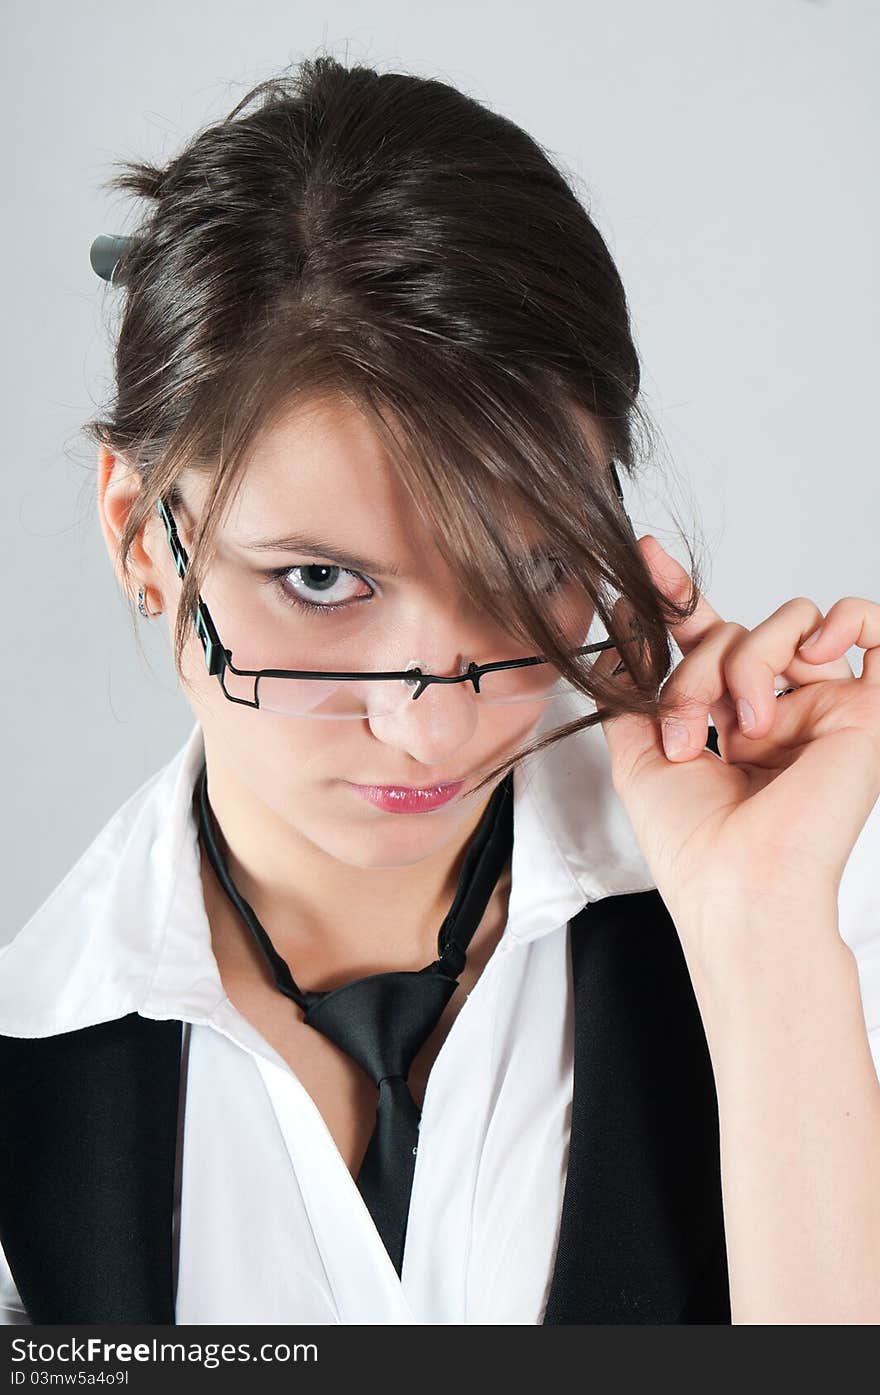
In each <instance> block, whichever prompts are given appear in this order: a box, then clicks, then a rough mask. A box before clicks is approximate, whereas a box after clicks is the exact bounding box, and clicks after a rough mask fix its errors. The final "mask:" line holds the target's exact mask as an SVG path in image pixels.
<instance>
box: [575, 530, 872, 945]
mask: <svg viewBox="0 0 880 1395" xmlns="http://www.w3.org/2000/svg"><path fill="white" fill-rule="evenodd" d="M639 546H640V548H641V549H642V553H643V555H644V558H645V561H646V562H647V564H648V566H649V567H650V569H651V572H652V574H653V576H654V578H655V580H656V582H657V584H658V586H659V587H660V589H661V590H662V591H663V592H664V593H665V594H667V595H670V596H673V597H674V598H675V599H676V600H683V599H685V598H686V597H687V596H688V594H689V591H690V586H691V581H690V578H689V576H688V574H687V572H686V571H685V570H684V568H683V567H682V566H680V564H679V563H678V562H677V561H676V560H675V559H674V558H672V557H670V556H669V554H668V553H666V552H665V551H664V550H663V548H662V547H661V545H660V544H659V543H658V542H657V540H656V539H655V538H653V537H651V536H650V535H649V536H647V537H644V538H641V539H640V540H639ZM617 604H618V606H621V607H622V608H623V614H624V616H629V615H631V610H630V608H629V606H628V605H627V603H626V602H625V601H624V600H623V599H621V600H620V601H618V603H617ZM823 621H824V623H823ZM819 626H822V631H821V634H819V635H818V637H817V638H815V639H814V641H813V643H812V644H811V645H810V646H809V647H807V648H805V647H804V641H806V640H807V638H808V637H809V636H812V635H813V634H814V632H816V631H817V630H818V628H819ZM670 634H671V635H672V637H673V639H674V640H675V642H676V643H677V645H678V647H679V648H680V650H681V652H682V655H683V658H682V660H681V662H680V663H679V664H678V666H677V667H676V668H675V669H674V670H673V672H672V673H671V674H670V676H669V678H668V679H667V680H666V682H665V683H664V684H663V686H662V688H661V707H662V711H663V714H664V716H665V715H666V714H668V715H669V716H670V717H674V719H677V720H678V721H679V722H680V723H681V724H682V727H683V730H684V733H685V742H684V745H683V746H681V747H680V748H679V749H677V750H673V749H670V750H668V751H667V749H665V748H664V742H663V740H661V733H660V729H659V726H658V723H656V722H655V721H653V720H651V719H649V718H645V717H641V716H638V715H635V716H631V715H629V714H623V715H622V716H619V717H612V718H609V719H607V720H606V721H604V722H603V724H602V726H603V731H604V733H605V738H606V741H607V744H608V748H609V751H610V753H611V763H612V777H613V781H614V788H615V790H616V791H617V793H618V795H619V796H620V798H621V799H622V801H623V803H624V805H625V807H626V810H627V813H628V815H629V818H630V821H631V823H632V825H633V829H634V831H635V833H636V837H637V838H638V840H639V843H640V845H641V848H642V851H643V853H644V856H645V859H646V861H647V862H648V865H649V867H650V869H651V873H652V875H653V877H654V879H655V883H656V885H657V888H658V890H659V892H660V894H661V896H662V897H663V900H664V902H665V904H666V906H667V908H668V909H669V911H670V914H671V915H672V916H673V919H674V920H675V922H676V925H677V927H678V929H679V932H680V933H681V934H682V936H683V937H684V936H685V935H686V934H687V933H688V932H689V931H692V933H693V934H694V935H695V936H699V937H700V939H701V941H704V940H705V939H707V938H708V940H709V941H713V942H714V941H715V939H716V936H715V935H714V934H713V933H712V931H713V927H719V926H721V925H723V926H725V927H727V926H729V925H730V924H731V923H735V924H742V925H743V927H744V930H745V931H746V933H747V930H748V921H749V915H750V912H752V911H754V913H755V920H756V921H758V920H760V923H761V924H767V919H768V916H769V918H770V919H771V920H775V919H778V918H779V917H785V918H786V919H787V920H788V921H790V920H791V918H792V913H794V915H795V916H797V915H798V913H799V912H803V913H808V914H809V915H811V916H812V917H813V919H814V920H815V917H816V914H817V912H818V913H820V914H822V913H825V912H827V915H828V917H830V918H831V919H830V921H829V923H832V924H836V911H837V891H838V887H839V883H840V878H841V875H842V872H843V868H844V866H845V865H846V861H847V859H848V857H849V854H850V852H851V850H852V848H853V845H854V843H855V841H856V839H857V837H858V835H859V832H860V830H861V829H862V827H863V825H864V823H865V821H866V819H867V817H868V815H869V813H870V812H871V809H872V808H873V806H874V804H875V802H876V801H877V799H878V797H880V605H878V604H877V603H876V602H873V601H868V600H864V599H862V598H861V597H857V596H847V597H844V598H843V599H842V600H839V601H836V602H835V604H834V605H833V606H832V607H831V609H830V610H829V611H828V614H827V616H823V615H822V612H821V611H820V610H819V608H818V607H817V606H816V605H815V604H814V603H813V602H812V601H810V600H806V599H803V598H798V599H796V600H790V601H786V602H785V604H784V605H781V606H780V607H779V608H778V609H777V610H775V611H774V612H773V614H772V615H770V616H769V617H768V618H767V619H766V620H764V621H762V622H761V623H760V624H759V625H757V626H756V627H755V628H754V629H753V630H748V629H746V628H745V627H744V626H742V625H738V624H735V623H733V622H731V621H725V620H723V619H722V618H721V616H720V615H719V614H718V613H717V611H715V610H713V609H712V607H711V605H710V604H709V602H708V601H707V600H706V599H705V597H703V596H701V597H700V599H699V604H698V606H697V609H696V611H695V612H694V614H693V616H692V617H691V618H690V619H689V620H687V621H685V622H684V623H683V624H681V625H678V626H673V627H671V628H670ZM854 644H856V645H859V647H860V648H862V649H864V650H865V651H866V653H865V656H864V661H863V670H862V676H861V677H860V678H856V677H855V675H854V674H853V671H852V669H851V668H850V665H849V663H848V661H847V660H846V658H845V657H844V656H845V653H846V650H847V649H848V648H849V647H850V646H851V645H854ZM620 657H621V656H620V655H619V653H618V651H617V650H616V649H610V650H607V651H605V652H604V653H603V654H602V655H601V656H600V658H599V660H598V661H597V662H598V663H599V664H600V665H601V666H602V668H603V669H606V670H612V669H614V668H615V666H616V665H618V663H619V660H620ZM624 657H625V656H624ZM622 681H623V682H627V681H631V680H629V679H627V678H626V675H625V674H624V677H623V679H622ZM786 684H791V685H794V690H793V691H790V692H787V693H785V694H783V695H782V696H779V697H777V696H774V690H775V689H776V688H779V687H783V686H785V685H786ZM737 705H739V709H740V712H741V713H742V716H743V717H744V718H745V724H743V725H741V723H740V721H738V718H737ZM749 708H751V713H750V712H749ZM710 714H711V719H712V723H713V725H714V726H715V728H716V730H717V732H718V745H719V751H720V753H721V758H719V757H718V756H716V755H715V754H714V753H713V752H712V751H710V750H707V749H705V743H706V737H707V725H708V720H709V716H710ZM751 714H753V717H752V718H751V720H750V717H751ZM878 874H880V869H878ZM700 948H701V952H702V945H701V946H700ZM707 952H709V953H712V952H714V951H713V950H712V949H711V948H710V949H709V950H708V951H707Z"/></svg>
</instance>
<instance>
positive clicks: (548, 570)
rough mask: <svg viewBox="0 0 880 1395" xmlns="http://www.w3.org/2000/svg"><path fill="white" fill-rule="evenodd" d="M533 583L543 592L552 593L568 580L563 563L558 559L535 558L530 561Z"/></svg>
mask: <svg viewBox="0 0 880 1395" xmlns="http://www.w3.org/2000/svg"><path fill="white" fill-rule="evenodd" d="M531 566H532V572H533V575H534V578H535V582H536V584H537V585H538V586H539V587H542V588H543V589H544V590H545V591H553V590H555V589H556V588H557V587H558V586H561V585H562V584H563V582H564V581H566V580H567V578H568V571H567V568H566V566H565V563H564V562H563V561H562V560H561V559H560V558H559V557H535V558H534V559H533V560H532V564H531Z"/></svg>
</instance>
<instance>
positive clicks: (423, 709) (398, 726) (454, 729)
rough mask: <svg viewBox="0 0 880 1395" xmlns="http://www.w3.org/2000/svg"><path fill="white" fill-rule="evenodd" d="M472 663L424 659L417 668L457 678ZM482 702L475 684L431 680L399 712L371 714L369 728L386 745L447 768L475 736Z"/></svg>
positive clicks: (436, 765) (414, 689) (413, 662)
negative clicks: (444, 664)
mask: <svg viewBox="0 0 880 1395" xmlns="http://www.w3.org/2000/svg"><path fill="white" fill-rule="evenodd" d="M469 662H470V661H469V660H468V659H467V658H466V657H463V656H459V658H458V660H457V661H456V662H455V663H454V664H452V665H450V666H447V667H445V668H440V667H435V666H433V665H430V664H428V663H425V662H423V663H419V664H418V667H419V668H420V669H421V670H422V672H423V673H432V674H436V675H438V676H440V677H443V676H447V675H448V676H450V677H458V676H460V675H461V674H462V673H464V672H465V671H466V670H467V667H468V663H469ZM414 666H415V661H411V662H410V663H409V664H408V665H407V668H412V667H414ZM416 691H417V685H416V684H414V685H413V692H416ZM479 701H480V699H479V697H478V696H477V694H476V693H475V692H474V687H473V684H472V683H429V684H428V685H427V686H426V687H425V688H424V689H423V690H422V692H421V693H420V695H419V696H418V697H413V696H408V697H405V698H404V700H403V701H402V702H401V703H400V706H399V708H398V709H397V711H395V712H393V713H383V714H381V715H380V714H376V715H372V716H370V717H369V718H368V720H369V724H370V730H371V731H372V733H373V735H374V736H375V737H376V738H377V740H379V741H381V742H382V743H383V745H386V746H391V747H393V748H394V749H395V750H399V751H406V752H407V754H409V755H410V756H412V758H413V759H414V760H417V761H418V762H419V763H420V764H421V765H425V766H431V767H433V768H434V769H436V768H437V767H438V766H440V767H444V768H445V767H446V766H447V765H448V763H449V761H450V760H451V759H452V758H453V757H454V756H455V754H456V752H458V751H459V750H460V749H461V748H462V747H463V746H465V745H466V744H467V742H468V741H470V740H471V738H472V737H473V735H474V733H475V731H476V729H477V725H478V723H479V706H478V704H479Z"/></svg>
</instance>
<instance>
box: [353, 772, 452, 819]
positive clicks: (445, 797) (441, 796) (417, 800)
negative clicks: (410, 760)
mask: <svg viewBox="0 0 880 1395" xmlns="http://www.w3.org/2000/svg"><path fill="white" fill-rule="evenodd" d="M345 783H346V784H347V785H348V787H349V789H352V790H354V791H355V793H356V794H359V795H360V796H361V798H362V799H366V800H367V802H368V803H370V804H373V805H374V806H375V807H376V808H378V809H383V810H385V811H386V812H387V813H390V814H424V813H428V812H430V810H432V809H439V808H442V807H443V806H444V805H446V804H451V803H452V801H453V800H454V799H456V798H457V797H458V795H459V794H460V793H461V791H462V790H463V789H464V784H465V782H464V780H452V781H448V782H447V783H445V784H442V785H429V786H418V785H356V784H354V783H353V782H352V781H350V780H346V781H345Z"/></svg>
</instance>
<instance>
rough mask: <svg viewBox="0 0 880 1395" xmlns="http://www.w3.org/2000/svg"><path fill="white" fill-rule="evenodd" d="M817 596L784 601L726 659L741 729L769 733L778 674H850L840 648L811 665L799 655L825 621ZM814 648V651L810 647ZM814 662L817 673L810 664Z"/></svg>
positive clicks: (798, 679)
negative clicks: (808, 639)
mask: <svg viewBox="0 0 880 1395" xmlns="http://www.w3.org/2000/svg"><path fill="white" fill-rule="evenodd" d="M822 620H823V616H822V612H821V610H820V609H819V607H818V606H817V605H816V603H815V601H811V600H809V599H808V598H807V597H804V596H798V597H796V598H795V599H793V600H790V601H785V602H784V604H783V605H781V606H779V607H778V608H777V609H776V610H775V611H774V612H773V614H772V615H770V616H768V617H767V619H766V620H762V621H761V622H760V624H758V625H756V626H755V627H754V629H752V630H749V631H746V633H745V635H744V636H743V638H742V639H741V640H740V641H739V642H738V643H737V644H735V645H734V646H733V647H732V648H731V649H730V651H729V653H728V655H727V657H726V659H725V674H726V682H727V689H728V691H729V693H730V695H731V697H732V698H733V700H734V703H735V704H736V709H737V713H738V715H739V718H740V730H741V731H743V732H744V733H745V734H746V735H748V736H750V737H752V738H760V737H763V736H766V735H767V733H768V732H769V731H770V729H771V727H772V726H773V724H774V722H775V720H776V697H775V685H776V678H777V675H780V674H785V675H788V676H789V677H790V678H791V679H792V680H793V682H794V683H795V684H796V686H799V687H800V686H804V684H805V683H815V682H817V681H818V680H820V679H823V678H850V677H852V670H851V669H850V667H849V664H844V665H841V664H840V663H839V659H840V657H841V649H840V647H838V646H835V650H834V652H833V653H828V654H826V655H824V656H823V657H824V658H825V660H826V662H825V663H823V664H822V665H821V667H820V666H819V665H818V664H817V665H810V664H809V662H808V661H807V660H805V659H801V658H798V647H799V645H800V644H801V642H802V640H803V639H804V638H806V636H807V635H809V634H810V633H811V631H814V630H816V628H817V626H818V625H821V624H822ZM808 652H809V651H808ZM811 668H812V674H811V673H810V669H811Z"/></svg>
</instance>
